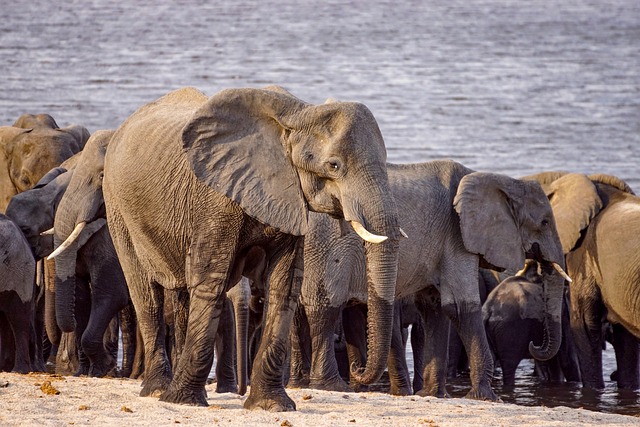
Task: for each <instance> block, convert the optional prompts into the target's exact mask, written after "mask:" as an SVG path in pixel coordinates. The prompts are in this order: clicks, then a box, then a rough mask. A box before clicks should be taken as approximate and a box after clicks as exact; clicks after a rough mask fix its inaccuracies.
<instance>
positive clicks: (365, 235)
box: [349, 221, 387, 243]
mask: <svg viewBox="0 0 640 427" xmlns="http://www.w3.org/2000/svg"><path fill="white" fill-rule="evenodd" d="M349 223H350V224H351V226H352V227H353V229H354V230H355V232H356V233H358V236H360V237H361V238H362V240H364V241H367V242H369V243H382V242H384V241H385V240H387V236H378V235H377V234H373V233H371V232H370V231H368V230H367V229H366V228H364V226H363V225H362V224H360V223H359V222H358V221H349Z"/></svg>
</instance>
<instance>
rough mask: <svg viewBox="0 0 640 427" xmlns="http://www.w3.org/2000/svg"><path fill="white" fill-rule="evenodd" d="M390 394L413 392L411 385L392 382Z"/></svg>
mask: <svg viewBox="0 0 640 427" xmlns="http://www.w3.org/2000/svg"><path fill="white" fill-rule="evenodd" d="M389 394H391V395H393V396H411V395H412V394H413V392H412V390H411V387H409V386H397V385H395V384H391V387H389Z"/></svg>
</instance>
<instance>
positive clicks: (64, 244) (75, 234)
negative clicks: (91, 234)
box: [47, 221, 87, 259]
mask: <svg viewBox="0 0 640 427" xmlns="http://www.w3.org/2000/svg"><path fill="white" fill-rule="evenodd" d="M85 225H87V223H86V222H85V221H83V222H79V223H78V225H76V228H74V229H73V231H72V232H71V234H69V237H67V240H65V241H64V242H62V244H61V245H60V246H58V247H57V248H56V250H55V251H53V252H51V255H49V256H48V257H47V259H54V258H55V257H57V256H58V255H60V254H61V253H62V252H64V250H65V249H67V248H68V247H69V246H71V244H72V243H73V242H74V240H76V239H77V238H78V236H79V235H80V233H82V230H84V227H85Z"/></svg>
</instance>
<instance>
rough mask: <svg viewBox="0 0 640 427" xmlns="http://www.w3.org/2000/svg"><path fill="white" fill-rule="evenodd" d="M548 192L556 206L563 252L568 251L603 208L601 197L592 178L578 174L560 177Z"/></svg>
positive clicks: (554, 213) (555, 213)
mask: <svg viewBox="0 0 640 427" xmlns="http://www.w3.org/2000/svg"><path fill="white" fill-rule="evenodd" d="M545 192H546V194H547V197H548V198H549V202H550V203H551V208H552V209H553V216H554V218H555V221H556V228H557V230H558V235H559V236H560V242H561V243H562V251H563V252H564V253H565V254H566V253H569V252H570V251H571V250H572V249H573V248H574V247H575V245H576V243H577V241H578V239H579V238H580V234H581V232H582V230H583V229H585V228H586V227H587V226H588V225H589V222H591V220H592V219H593V218H594V217H595V216H596V215H597V214H598V212H600V210H601V209H602V206H603V205H602V200H601V199H600V196H599V195H598V190H597V188H596V186H595V185H594V184H593V182H592V181H591V180H590V179H589V177H587V176H586V175H583V174H578V173H571V174H567V175H564V176H562V177H560V178H558V179H557V180H555V181H553V182H552V183H551V184H550V185H549V187H548V188H547V189H546V190H545Z"/></svg>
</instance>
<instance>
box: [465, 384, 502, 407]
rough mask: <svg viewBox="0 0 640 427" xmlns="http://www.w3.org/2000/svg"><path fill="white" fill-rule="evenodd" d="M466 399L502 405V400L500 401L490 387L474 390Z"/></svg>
mask: <svg viewBox="0 0 640 427" xmlns="http://www.w3.org/2000/svg"><path fill="white" fill-rule="evenodd" d="M465 399H473V400H483V401H489V402H497V403H502V399H500V398H499V397H498V396H497V395H496V394H495V393H494V392H493V390H491V388H490V387H483V388H472V389H471V390H470V391H469V393H467V395H466V396H465Z"/></svg>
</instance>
